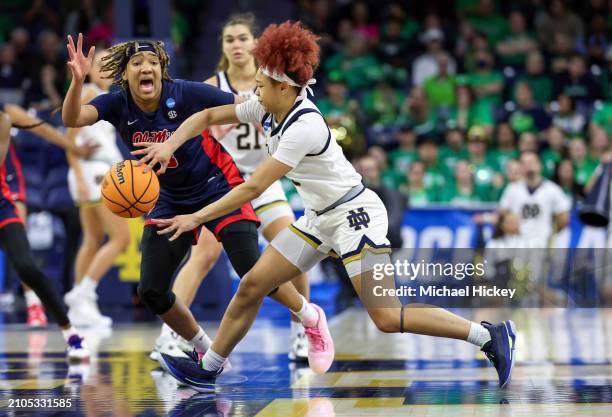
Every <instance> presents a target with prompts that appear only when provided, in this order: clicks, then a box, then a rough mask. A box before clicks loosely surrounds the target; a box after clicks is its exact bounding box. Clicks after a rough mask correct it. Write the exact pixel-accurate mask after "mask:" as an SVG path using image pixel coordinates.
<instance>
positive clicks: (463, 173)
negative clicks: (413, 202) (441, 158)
mask: <svg viewBox="0 0 612 417" xmlns="http://www.w3.org/2000/svg"><path fill="white" fill-rule="evenodd" d="M492 197H493V195H492V193H491V187H476V185H475V183H474V175H473V173H472V171H471V167H470V164H468V162H467V161H465V160H460V161H458V162H457V164H456V165H455V169H454V180H453V181H452V182H451V183H450V184H449V185H448V186H446V187H444V189H443V190H442V194H441V201H442V202H444V203H448V204H452V205H462V206H469V205H474V204H476V203H479V202H484V201H491V200H492Z"/></svg>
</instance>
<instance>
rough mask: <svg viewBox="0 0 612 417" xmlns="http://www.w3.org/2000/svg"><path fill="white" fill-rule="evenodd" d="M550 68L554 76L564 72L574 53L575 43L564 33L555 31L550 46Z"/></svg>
mask: <svg viewBox="0 0 612 417" xmlns="http://www.w3.org/2000/svg"><path fill="white" fill-rule="evenodd" d="M548 53H549V68H550V70H551V72H552V74H553V75H554V76H558V75H559V74H563V73H564V72H566V71H567V69H568V67H569V61H570V59H571V57H572V55H573V54H574V44H573V43H572V41H571V39H570V38H569V37H567V35H565V34H564V33H555V36H554V40H553V44H552V45H551V46H550V47H549V48H548Z"/></svg>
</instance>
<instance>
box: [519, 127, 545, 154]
mask: <svg viewBox="0 0 612 417" xmlns="http://www.w3.org/2000/svg"><path fill="white" fill-rule="evenodd" d="M539 148H540V144H539V143H538V137H537V136H536V135H535V133H532V132H524V133H521V135H520V136H519V143H518V149H519V153H520V154H523V153H525V152H535V153H538V150H539Z"/></svg>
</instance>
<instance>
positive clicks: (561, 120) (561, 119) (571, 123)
mask: <svg viewBox="0 0 612 417" xmlns="http://www.w3.org/2000/svg"><path fill="white" fill-rule="evenodd" d="M557 106H558V109H557V110H556V111H555V112H554V115H553V119H552V124H553V125H554V126H557V127H558V128H559V129H561V130H563V132H564V133H565V134H566V135H568V136H575V135H581V134H583V133H584V129H585V127H586V118H585V117H584V116H583V115H582V114H580V113H578V112H577V111H576V101H575V100H574V98H572V97H571V96H569V95H567V94H563V93H562V94H559V96H558V97H557Z"/></svg>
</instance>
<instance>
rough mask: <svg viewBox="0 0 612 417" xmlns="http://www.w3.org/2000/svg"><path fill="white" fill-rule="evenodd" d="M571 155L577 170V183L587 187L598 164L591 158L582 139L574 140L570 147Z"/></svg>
mask: <svg viewBox="0 0 612 417" xmlns="http://www.w3.org/2000/svg"><path fill="white" fill-rule="evenodd" d="M569 155H570V158H571V159H572V162H573V163H574V168H575V170H576V173H575V175H576V182H577V183H578V184H580V185H585V184H586V183H587V182H588V180H589V178H591V175H592V174H593V171H595V168H597V165H598V162H597V161H595V160H593V159H591V158H590V157H589V154H588V149H587V145H586V143H585V142H584V140H583V139H582V138H574V139H572V141H571V142H570V145H569Z"/></svg>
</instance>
